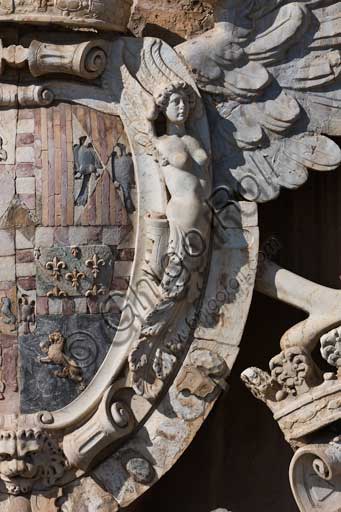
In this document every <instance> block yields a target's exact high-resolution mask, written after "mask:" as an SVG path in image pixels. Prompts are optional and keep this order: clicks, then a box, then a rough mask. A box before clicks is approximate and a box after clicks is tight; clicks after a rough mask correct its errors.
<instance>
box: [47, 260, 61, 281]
mask: <svg viewBox="0 0 341 512" xmlns="http://www.w3.org/2000/svg"><path fill="white" fill-rule="evenodd" d="M46 268H47V270H50V271H51V272H52V277H54V278H55V279H57V281H59V279H60V278H61V275H62V270H65V269H66V263H65V261H62V260H60V259H59V258H58V257H57V256H55V257H54V258H53V260H52V261H48V262H47V263H46Z"/></svg>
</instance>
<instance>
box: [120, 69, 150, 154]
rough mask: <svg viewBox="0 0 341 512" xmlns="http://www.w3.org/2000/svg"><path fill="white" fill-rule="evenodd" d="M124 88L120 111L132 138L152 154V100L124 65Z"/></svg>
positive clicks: (122, 70)
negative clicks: (132, 135)
mask: <svg viewBox="0 0 341 512" xmlns="http://www.w3.org/2000/svg"><path fill="white" fill-rule="evenodd" d="M121 72H122V81H123V84H124V90H123V93H122V97H121V111H122V116H123V117H124V118H125V121H126V122H127V123H128V124H129V128H130V130H131V132H132V133H133V134H134V140H135V141H136V142H137V144H138V145H140V146H141V147H142V148H143V149H144V151H145V152H146V153H147V154H148V155H152V156H154V152H155V147H154V138H155V134H154V128H153V123H152V121H151V116H152V112H153V110H154V101H153V98H152V96H151V94H149V93H148V92H147V91H146V90H145V89H144V88H143V87H142V85H141V84H140V83H139V82H138V81H137V80H136V79H135V78H134V77H133V76H132V75H131V74H130V72H129V70H128V68H127V67H126V66H125V65H122V67H121Z"/></svg>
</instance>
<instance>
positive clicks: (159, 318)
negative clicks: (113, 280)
mask: <svg viewBox="0 0 341 512" xmlns="http://www.w3.org/2000/svg"><path fill="white" fill-rule="evenodd" d="M122 76H123V80H124V82H125V85H126V86H127V87H125V90H124V93H123V98H122V101H121V106H122V110H123V112H124V116H125V117H126V118H127V119H128V120H129V123H130V126H132V125H133V124H134V123H135V118H136V111H139V112H141V111H142V112H144V113H145V115H144V116H140V117H139V120H138V121H137V122H136V124H135V125H134V126H135V131H136V137H135V138H136V140H137V141H138V142H139V143H140V144H141V145H142V146H144V147H146V148H147V149H148V151H149V154H150V155H153V157H154V160H155V161H157V162H158V164H159V170H160V173H161V177H162V180H163V182H164V184H165V188H166V191H167V195H168V202H167V207H166V210H165V212H164V216H165V219H166V220H167V221H168V223H169V242H168V250H167V254H166V255H164V263H165V264H164V265H163V272H162V275H161V276H155V277H156V278H159V282H158V284H159V300H158V303H157V304H156V306H155V307H154V308H153V310H152V311H151V312H150V313H149V314H147V316H146V317H145V319H144V322H143V325H142V333H141V337H140V339H139V341H138V343H137V345H136V346H135V349H134V350H133V352H132V354H131V357H130V364H131V369H132V371H133V373H135V376H136V381H135V389H136V391H138V392H140V393H144V394H145V389H142V388H141V386H142V387H143V388H144V386H145V382H146V381H148V379H146V378H140V376H141V369H142V367H143V366H145V365H144V364H143V361H145V362H146V361H147V360H148V361H149V362H150V363H151V364H152V365H154V373H156V375H157V376H159V377H160V379H161V377H162V379H164V378H165V374H164V372H163V370H164V365H163V364H162V362H160V358H161V359H162V357H163V355H164V353H162V350H161V349H160V344H159V343H155V338H158V340H159V341H160V339H162V334H163V333H164V331H165V330H166V329H167V325H169V323H170V322H171V319H172V318H175V316H176V314H177V311H178V309H177V307H178V305H179V304H180V303H181V301H182V300H184V299H185V298H186V296H188V295H189V294H190V295H191V300H190V302H191V303H192V302H193V300H194V299H193V293H194V294H195V293H198V280H199V279H200V272H202V265H203V261H204V259H205V258H204V256H205V253H206V240H207V233H208V231H209V228H210V221H209V218H210V211H209V206H208V203H207V199H208V197H209V194H210V169H209V156H208V155H207V153H206V151H205V149H204V148H203V146H202V144H201V142H200V141H199V140H198V139H197V138H196V137H194V136H193V135H191V133H189V129H188V124H187V122H188V119H189V117H190V114H191V112H192V111H193V110H194V108H195V106H196V93H195V91H194V89H193V88H192V87H191V86H190V85H189V84H187V83H185V82H184V81H183V80H181V79H180V78H179V77H178V76H177V75H176V73H175V72H174V71H172V70H170V69H169V68H168V67H167V66H166V65H165V64H164V62H163V60H162V56H161V53H160V42H158V41H155V40H153V41H152V42H151V47H150V48H149V49H148V51H144V52H143V54H142V59H141V66H140V69H139V71H138V72H137V74H136V78H133V77H132V75H131V74H130V72H129V71H128V69H127V68H123V69H122ZM155 84H158V85H157V86H156V87H155ZM160 117H162V118H163V120H164V121H165V123H164V129H163V130H161V133H160V132H159V133H158V130H157V126H156V122H157V120H159V118H160ZM143 119H144V121H143ZM151 215H153V212H152V213H151ZM157 215H160V213H157ZM150 352H153V354H154V355H153V356H152V357H149V356H148V357H144V356H145V355H146V353H150ZM172 361H175V358H173V355H172V354H167V367H168V370H167V372H166V373H167V374H168V373H169V372H170V371H171V367H172V363H171V362H172ZM160 364H161V366H162V370H161V371H158V370H156V368H157V367H158V368H159V366H160ZM143 371H144V370H143V369H142V372H143ZM161 374H162V375H161ZM162 379H161V380H162Z"/></svg>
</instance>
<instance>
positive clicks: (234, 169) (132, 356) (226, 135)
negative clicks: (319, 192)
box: [0, 0, 341, 512]
mask: <svg viewBox="0 0 341 512" xmlns="http://www.w3.org/2000/svg"><path fill="white" fill-rule="evenodd" d="M131 3H132V2H131V1H130V0H114V1H110V2H109V1H108V0H98V1H96V2H87V1H84V2H77V1H73V0H62V1H56V2H54V3H53V5H52V4H51V3H50V2H44V1H38V2H33V3H32V2H31V1H29V0H22V1H20V2H18V1H16V0H15V1H14V2H0V23H1V22H2V21H6V23H13V24H14V26H15V25H16V24H18V23H23V22H24V23H25V38H24V39H23V41H21V43H22V44H20V45H19V44H16V43H17V41H13V42H12V43H11V32H10V31H9V32H8V33H7V32H6V34H5V35H6V37H5V36H4V41H3V42H2V43H1V45H0V75H1V76H2V77H4V83H3V84H2V85H1V87H0V105H1V107H2V109H3V110H4V112H5V113H6V130H4V132H5V131H6V132H7V131H8V136H7V133H1V137H0V141H1V144H0V145H1V154H2V156H3V157H4V158H2V162H0V166H1V165H6V172H4V173H2V174H1V175H2V178H1V179H2V187H3V190H4V191H5V192H6V193H5V195H4V202H5V203H6V204H5V203H4V204H5V206H4V208H3V211H2V210H1V212H0V213H1V215H0V220H1V222H2V224H1V228H2V229H1V231H4V233H1V235H0V236H1V241H0V242H1V247H2V245H3V247H2V249H3V250H4V251H7V252H8V254H7V253H6V255H5V256H0V298H1V302H2V305H3V311H2V313H3V319H4V320H5V321H4V322H2V323H1V328H2V329H3V330H4V333H3V334H2V337H1V340H0V342H1V343H0V344H1V347H0V353H1V375H0V377H1V378H0V380H1V390H0V391H1V402H0V427H1V428H0V430H1V432H0V493H1V494H2V495H3V496H4V500H5V499H6V500H8V503H9V507H12V509H13V507H14V508H15V510H16V511H18V512H21V511H24V510H25V511H29V512H33V511H35V510H36V509H37V506H38V505H37V503H38V502H39V503H41V502H44V503H45V504H46V503H47V505H46V507H51V510H53V511H57V510H59V509H60V510H62V509H63V510H64V508H65V510H72V509H73V507H74V503H75V502H77V507H79V508H81V507H83V508H84V510H85V509H88V508H90V507H91V506H92V504H91V503H92V502H91V499H92V497H93V496H95V497H96V500H97V501H96V503H98V506H99V507H104V509H108V510H109V508H110V510H112V511H117V510H118V509H119V508H120V507H122V508H125V507H127V506H129V505H130V504H131V503H132V502H133V501H134V500H135V499H137V498H138V497H139V496H140V495H141V494H142V493H143V492H145V491H146V490H147V489H148V488H149V487H150V486H151V485H152V484H153V483H154V482H156V481H157V480H158V479H159V478H161V477H162V475H163V474H165V473H166V472H167V471H168V470H169V469H170V468H171V467H172V465H173V464H174V463H175V462H176V460H177V459H178V458H179V457H180V455H181V454H182V452H183V451H184V450H185V449H186V448H187V446H188V445H189V444H190V442H191V441H192V439H193V438H194V436H195V434H196V433H197V431H198V429H199V428H200V426H201V424H202V423H203V421H204V420H205V418H206V417H207V415H208V414H209V412H210V410H211V409H212V407H213V405H214V402H215V400H216V399H217V397H218V396H219V394H220V393H221V391H222V390H225V389H226V387H227V385H226V378H227V376H228V375H229V373H230V371H231V368H232V366H233V364H234V362H235V360H236V357H237V354H238V350H239V348H238V347H239V343H240V341H241V337H242V334H243V329H244V326H245V322H246V319H247V315H248V311H249V307H250V303H251V298H252V291H253V287H254V284H255V279H256V269H257V260H258V227H257V208H256V203H257V202H264V201H268V200H270V199H274V198H275V197H277V196H278V194H279V193H280V190H281V188H282V187H284V188H289V189H294V188H297V187H298V186H300V185H301V184H303V183H304V182H305V181H306V179H307V177H308V170H309V169H311V170H316V171H320V172H323V171H329V170H333V169H336V168H337V167H338V166H339V164H340V162H341V151H340V149H339V148H338V146H337V144H336V143H334V142H333V141H332V140H331V139H329V138H328V136H339V135H341V130H340V119H339V118H340V114H339V112H340V110H339V108H340V88H339V87H338V84H339V76H340V70H341V58H340V52H339V47H340V43H341V40H340V37H341V35H340V34H341V31H340V27H339V24H340V13H339V6H338V3H337V2H330V1H328V2H327V1H323V0H320V1H318V0H317V1H314V2H311V1H302V2H299V3H297V2H278V1H277V0H270V1H269V2H261V1H258V0H252V1H245V2H244V1H242V2H237V3H231V2H230V1H227V0H221V1H220V2H215V4H216V5H215V8H216V12H215V16H216V20H217V23H216V25H215V27H214V29H213V30H211V31H208V32H206V33H204V34H203V35H201V36H199V37H196V38H193V39H191V40H189V41H187V42H185V43H183V44H181V45H179V46H178V47H177V48H176V49H175V51H174V50H172V49H171V48H170V47H169V46H168V45H166V44H165V43H163V42H162V41H160V40H158V39H155V38H142V39H138V38H133V37H121V36H120V35H118V34H114V35H113V34H112V32H113V31H115V30H116V31H117V32H122V31H124V30H125V29H126V25H127V21H128V19H129V14H130V9H131ZM50 4H51V5H50ZM28 13H29V14H28ZM236 20H238V24H237V22H236ZM29 24H32V25H34V24H39V25H40V26H44V24H45V25H46V24H48V25H49V27H50V28H51V30H50V32H49V33H48V34H46V33H45V32H43V30H42V31H34V30H32V34H34V35H32V34H30V30H29V29H27V27H26V25H29ZM56 25H58V26H59V27H60V26H63V25H64V26H65V25H66V26H67V27H68V28H70V27H76V28H77V30H75V31H70V30H69V31H66V32H65V33H62V35H63V37H62V38H61V32H60V30H56V31H55V30H54V28H53V27H54V26H56ZM85 28H91V29H92V31H85V30H84V29H85ZM26 29H27V30H26ZM79 29H81V30H79ZM4 30H5V29H4ZM6 30H7V29H6ZM101 31H107V32H108V33H107V34H106V35H105V36H103V35H100V34H99V33H100V32H101ZM40 36H41V37H40ZM18 70H20V75H21V74H22V76H24V77H26V78H25V79H22V78H20V79H18V75H17V73H18ZM13 77H14V78H13ZM28 79H29V81H28ZM37 106H39V107H42V106H44V107H45V108H42V109H32V107H37ZM38 111H39V112H38ZM11 120H12V121H11ZM62 126H63V127H64V128H63V129H62V128H61V127H62ZM44 127H45V128H44ZM3 128H4V125H3V117H2V114H1V112H0V129H3ZM24 128H25V130H26V131H25V130H24ZM17 131H18V134H17ZM19 132H20V137H19V136H17V135H19ZM36 139H38V142H36ZM13 141H18V142H15V143H14V142H13ZM19 141H24V142H23V145H22V146H20V143H19ZM13 144H14V146H13ZM37 147H38V149H39V148H41V151H40V149H39V151H38V150H37ZM114 148H118V149H119V150H120V151H121V152H122V154H124V155H125V156H127V157H129V165H128V164H127V165H126V166H124V165H122V166H120V168H119V171H120V173H119V174H120V176H119V178H120V183H119V184H120V191H121V192H122V193H123V199H124V200H123V201H122V200H121V198H120V196H119V194H118V191H117V183H116V180H115V176H114V170H115V150H114ZM130 155H132V157H131V156H130ZM77 156H78V157H79V158H75V157H77ZM28 157H29V158H28ZM20 158H21V159H23V160H25V161H21V160H20ZM27 158H28V159H31V160H30V162H29V163H28V162H26V159H27ZM132 161H133V165H134V171H135V181H136V189H135V188H134V186H135V185H134V183H133V182H134V180H132V177H131V175H128V174H127V173H128V171H129V172H130V174H131V169H132ZM99 162H100V164H101V165H100V169H101V173H100V174H99V173H98V172H97V171H98V169H97V164H98V163H99ZM19 164H20V165H21V164H23V165H22V166H21V167H20V172H22V173H24V174H25V173H29V172H31V168H35V167H37V168H38V169H40V170H39V171H37V172H36V171H34V172H35V173H36V174H35V175H34V178H33V176H31V175H30V176H29V177H28V178H27V177H26V175H25V176H24V178H20V177H19V178H16V180H13V179H12V177H11V176H9V177H8V175H9V174H10V173H9V171H8V169H7V166H8V167H10V166H12V165H13V166H16V165H19ZM34 164H35V165H34ZM116 164H117V162H116ZM39 166H40V167H39ZM117 169H118V166H117V165H116V171H117ZM4 170H5V169H4ZM40 171H41V172H40ZM32 172H33V171H32ZM125 172H126V174H125ZM79 178H82V179H79ZM11 179H12V181H10V180H11ZM22 179H24V180H26V181H22ZM20 180H21V181H20ZM35 180H36V181H35ZM39 180H41V181H39ZM115 185H116V186H115ZM6 187H7V188H6ZM20 187H21V191H20ZM221 191H222V192H223V194H222V195H223V196H224V194H225V196H224V197H225V198H226V194H227V199H228V201H227V202H226V201H225V202H224V205H223V207H221V204H220V203H221V201H220V200H219V197H220V196H219V192H221ZM135 192H136V195H137V197H136V198H133V195H134V194H135ZM217 192H218V193H217ZM1 193H2V191H1V190H0V194H1ZM7 196H8V197H10V198H9V199H8V197H7ZM12 196H13V197H12ZM25 196H26V197H25ZM0 197H2V196H1V195H0ZM79 197H81V198H82V199H84V200H77V198H79ZM127 198H128V199H129V201H128V202H127ZM6 201H7V202H6ZM25 201H26V202H25ZM128 203H129V204H130V206H131V204H132V205H133V206H134V208H130V207H128V206H129V205H128ZM135 204H136V205H138V211H137V212H135ZM13 205H14V206H15V208H14V207H13V208H12V207H11V206H13ZM1 208H2V206H1V201H0V209H1ZM13 233H14V234H13ZM42 233H44V235H45V236H42ZM128 235H129V236H128ZM2 237H3V238H2ZM11 237H12V238H11ZM129 237H130V238H131V239H133V240H134V241H130V239H129ZM129 243H130V244H132V245H131V246H130V245H129ZM6 244H7V245H6ZM20 244H21V246H20ZM20 247H23V249H21V248H20ZM50 250H51V251H52V252H50ZM131 252H132V253H133V255H134V261H131V260H132V257H130V256H129V254H130V253H131ZM52 253H53V256H52ZM1 254H2V253H1ZM13 254H14V256H13ZM46 254H49V255H50V256H49V257H48V259H44V258H45V256H46ZM83 257H84V265H83V266H82V267H81V266H80V265H81V264H82V262H83V260H82V258H83ZM2 258H8V259H6V260H2ZM20 258H22V261H21V260H20V262H19V259H20ZM129 258H130V259H129ZM263 263H264V268H262V272H261V273H260V274H261V275H260V276H259V278H258V280H257V283H256V286H257V289H258V290H259V291H261V292H263V293H265V294H267V295H270V296H272V297H274V298H277V299H279V300H283V301H285V302H288V303H289V304H292V305H294V306H295V307H298V308H300V309H302V310H303V311H305V312H306V313H307V314H308V317H307V318H306V319H305V320H304V322H303V324H299V325H298V326H294V327H292V328H291V329H289V330H288V331H287V332H286V333H285V334H284V335H283V338H282V340H281V342H280V345H281V352H280V354H279V355H278V356H275V357H274V358H273V359H272V360H271V362H270V372H269V373H267V372H265V371H262V370H260V369H257V368H250V369H248V370H246V371H245V372H244V373H243V380H244V382H245V383H246V385H247V386H248V387H249V388H250V390H251V391H252V393H253V394H254V395H255V396H256V397H257V398H260V399H261V400H262V401H264V402H265V403H266V404H267V405H268V406H269V407H270V409H271V410H272V411H273V413H274V417H275V419H276V421H278V423H279V426H280V428H281V429H282V430H283V433H284V435H285V437H286V439H287V440H288V442H289V443H290V444H291V445H292V446H293V448H294V449H295V450H296V454H295V456H294V459H293V462H292V467H291V470H290V474H291V481H292V487H293V491H294V494H295V498H296V501H297V503H298V506H299V507H300V510H301V511H302V512H306V511H307V512H308V510H309V511H310V510H311V509H309V507H308V505H307V503H313V504H314V506H315V508H316V507H318V508H319V509H320V510H322V511H323V512H324V511H325V512H327V511H328V512H329V511H330V510H333V508H332V507H333V506H334V504H335V503H337V500H338V499H339V497H340V493H341V490H340V486H339V483H338V480H337V477H338V475H339V474H340V467H339V466H340V460H341V457H340V449H339V444H340V439H339V438H338V436H336V435H335V433H333V434H332V429H330V425H332V424H335V422H337V421H339V419H340V410H341V394H340V393H341V387H340V371H339V366H340V359H341V358H340V346H339V344H340V343H339V342H340V340H339V338H340V333H339V330H338V325H340V323H341V311H340V306H339V304H341V301H340V292H339V291H335V290H330V289H328V288H324V287H320V286H318V285H316V284H315V283H310V282H309V281H307V280H304V279H303V278H300V277H299V276H295V275H294V274H292V273H290V272H287V271H285V270H284V269H280V268H278V267H275V266H271V264H270V265H269V264H268V262H266V261H265V262H263ZM13 269H14V274H13ZM11 272H12V273H11ZM26 273H27V275H26ZM275 276H276V279H275ZM274 282H276V286H275V287H274V284H273V283H274ZM9 283H14V286H13V288H9ZM288 283H289V285H288ZM6 287H7V288H6ZM66 290H67V291H66ZM18 291H19V298H18V297H17V293H18ZM23 297H24V299H23ZM9 304H10V305H11V307H10V308H9V307H8V305H9ZM25 304H26V309H25V311H26V310H27V311H26V316H25V315H24V313H25V311H24V308H23V306H25ZM6 305H7V306H6ZM24 316H25V318H24ZM26 317H27V318H26ZM17 319H18V321H17ZM6 320H8V322H6ZM21 323H24V329H21V330H20V329H19V327H20V325H17V324H21ZM319 338H321V353H322V356H323V357H324V358H325V359H326V361H327V362H328V363H329V364H331V365H332V366H333V367H334V368H335V367H336V368H337V372H335V371H330V372H326V373H323V372H322V371H321V370H320V369H319V368H318V366H317V365H316V363H315V362H314V358H313V355H312V353H313V351H314V349H315V347H316V345H317V343H318V340H319ZM42 352H43V353H45V356H42ZM9 353H10V355H11V357H9V356H8V354H9ZM19 355H20V357H19ZM13 361H14V363H13ZM17 361H19V365H18V366H19V367H20V371H21V376H22V379H19V382H25V385H23V386H21V389H20V390H18V389H17V385H12V384H13V376H12V377H11V371H12V370H13V369H10V368H9V366H8V365H11V364H12V366H13V367H15V369H14V370H13V371H14V373H15V372H16V366H17ZM11 368H12V367H11ZM6 372H7V373H6ZM15 376H16V373H15ZM11 379H12V380H11ZM51 379H52V381H51ZM14 380H15V379H14ZM15 382H17V380H15ZM51 382H52V386H53V393H52V395H48V392H50V393H51ZM12 388H13V389H12ZM26 388H27V389H26ZM28 388H29V390H28ZM49 390H50V391H49ZM29 392H30V393H31V395H30V394H29ZM10 393H12V395H10ZM46 396H52V398H51V403H50V402H49V401H46V398H45V397H46ZM68 396H70V397H72V399H70V401H69V402H68V401H67V400H65V401H64V399H65V398H67V397H68ZM24 397H26V400H24ZM27 397H29V398H27ZM58 401H59V402H58ZM37 402H38V404H40V402H41V403H44V408H43V410H40V409H39V407H40V405H39V407H38V408H37V406H36V404H37ZM54 402H56V403H57V402H58V403H61V404H62V405H61V406H60V407H59V408H58V407H54ZM22 404H24V406H23V405H22ZM9 407H10V408H12V409H8V408H9ZM22 407H26V409H25V408H22ZM322 429H324V437H323V438H322V437H320V431H321V430H322ZM333 432H334V431H333ZM147 439H148V441H146V440H147ZM302 472H303V473H302ZM302 474H304V475H305V481H304V482H305V483H304V485H301V481H300V478H301V477H300V475H302ZM316 479H317V480H316ZM316 481H317V482H318V483H316ZM321 482H322V484H323V485H322V486H321V485H320V484H321ZM321 488H323V489H324V493H322V494H321V492H322V491H321V492H320V491H318V490H319V489H320V490H321ZM54 492H56V495H54V494H53V493H54ZM57 495H58V498H57ZM61 495H63V496H62V502H63V504H62V506H61V505H60V504H59V498H60V496H61ZM44 500H46V501H44ZM90 504H91V505H90ZM43 507H45V505H43ZM46 507H45V508H46ZM328 507H329V508H328ZM334 509H335V510H336V508H335V507H334ZM47 510H50V508H46V511H47Z"/></svg>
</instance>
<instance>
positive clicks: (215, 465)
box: [129, 169, 341, 512]
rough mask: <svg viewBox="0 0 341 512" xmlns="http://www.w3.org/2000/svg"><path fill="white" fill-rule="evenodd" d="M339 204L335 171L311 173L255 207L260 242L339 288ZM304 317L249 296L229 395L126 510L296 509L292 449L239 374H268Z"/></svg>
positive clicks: (340, 174)
mask: <svg viewBox="0 0 341 512" xmlns="http://www.w3.org/2000/svg"><path fill="white" fill-rule="evenodd" d="M340 200H341V169H339V170H338V171H334V172H333V173H314V172H312V173H311V174H310V179H309V181H308V182H307V184H306V185H304V186H303V187H302V188H301V189H299V190H297V191H283V192H282V194H281V196H280V197H279V199H277V200H276V201H274V202H272V203H268V204H265V205H261V206H260V221H259V225H260V230H261V240H262V241H263V242H264V241H266V240H267V239H268V238H269V237H271V236H275V237H276V238H277V240H278V241H279V242H280V245H281V249H280V252H279V253H278V255H277V257H276V261H277V262H278V263H279V264H281V265H283V266H284V267H286V268H287V269H289V270H291V271H294V272H296V273H298V274H300V275H302V276H304V277H306V278H308V279H312V280H314V281H316V282H318V283H321V284H323V285H326V286H330V287H333V288H341V281H340V278H339V276H340V274H341V215H340V214H341V203H339V201H340ZM303 317H304V315H303V314H302V313H301V312H299V311H297V310H295V309H293V308H291V307H288V306H286V305H284V304H280V303H277V302H275V301H273V300H271V299H269V298H267V297H263V296H261V295H260V294H259V293H255V295H254V298H253V302H252V306H251V311H250V315H249V319H248V322H247V326H246V330H245V333H244V337H243V341H242V345H241V352H240V355H239V358H238V360H237V363H236V365H235V367H234V369H233V372H232V376H231V378H230V381H229V383H230V391H229V392H228V393H227V394H226V395H225V396H222V397H221V399H220V400H219V402H218V403H217V405H216V407H215V409H214V411H213V413H212V414H211V416H210V417H209V418H208V420H207V422H206V423H205V425H204V426H203V428H202V430H201V431H200V432H199V434H198V436H197V437H196V439H195V440H194V442H193V443H192V445H191V447H190V448H189V449H188V451H187V452H186V453H185V454H184V455H183V457H182V458H181V459H180V461H179V462H178V464H177V465H175V466H174V467H173V469H172V470H171V471H170V472H169V473H168V474H167V475H166V476H165V477H164V478H163V479H162V480H161V481H160V482H159V483H158V484H156V485H155V486H154V487H153V488H152V489H151V490H150V491H149V492H148V493H147V494H146V495H145V496H143V497H142V498H141V499H140V500H139V501H138V502H137V503H136V504H135V505H134V506H133V507H131V508H130V509H129V512H157V511H159V510H161V511H162V512H211V511H213V510H214V509H216V508H218V507H221V508H226V509H227V510H229V511H231V512H250V511H252V512H275V511H276V512H297V510H298V509H297V507H296V505H295V502H294V501H293V498H292V497H291V490H290V486H289V481H288V468H289V464H290V459H291V457H292V452H291V450H290V448H289V447H288V445H287V444H286V443H285V441H284V438H283V436H282V434H281V432H280V430H279V428H278V427H277V425H276V424H275V422H274V420H273V418H272V415H271V413H270V412H269V411H268V410H267V408H266V407H265V405H264V404H262V403H260V402H258V401H257V400H256V399H254V398H253V397H252V395H251V394H250V393H249V392H248V391H247V390H246V389H245V388H244V386H243V384H242V383H241V381H240V379H239V375H240V373H241V372H242V371H243V370H244V369H245V368H247V367H249V366H259V367H260V368H263V369H266V368H267V365H268V362H269V360H270V359H271V357H272V356H274V355H275V354H277V353H278V352H279V339H280V337H281V335H282V334H283V332H284V331H285V330H286V329H288V328H289V327H290V326H292V325H294V324H295V323H296V322H298V321H300V320H301V319H302V318H303Z"/></svg>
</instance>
